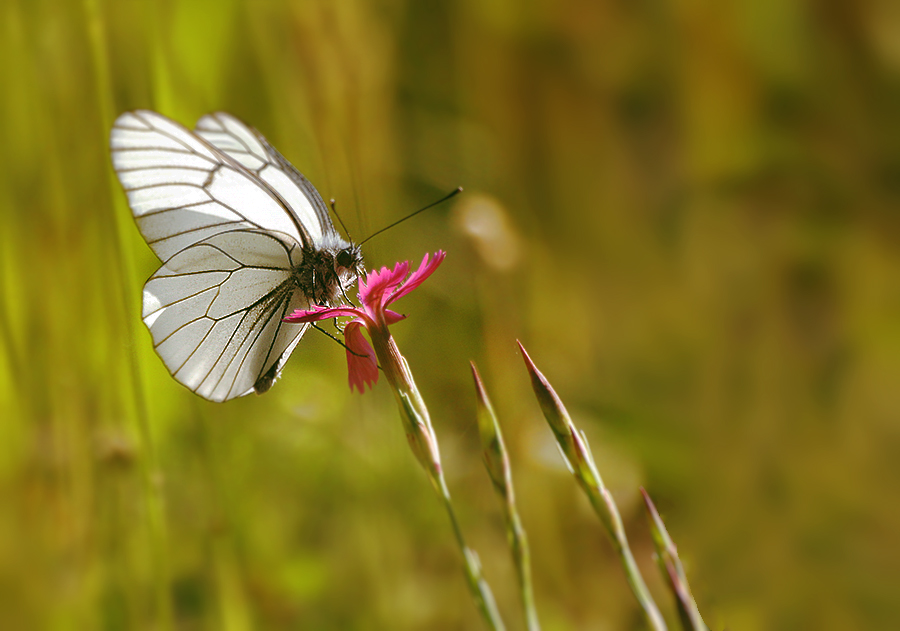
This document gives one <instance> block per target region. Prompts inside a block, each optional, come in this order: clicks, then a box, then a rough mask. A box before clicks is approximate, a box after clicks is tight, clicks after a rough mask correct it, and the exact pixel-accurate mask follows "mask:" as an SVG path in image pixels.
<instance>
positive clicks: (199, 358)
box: [110, 110, 362, 401]
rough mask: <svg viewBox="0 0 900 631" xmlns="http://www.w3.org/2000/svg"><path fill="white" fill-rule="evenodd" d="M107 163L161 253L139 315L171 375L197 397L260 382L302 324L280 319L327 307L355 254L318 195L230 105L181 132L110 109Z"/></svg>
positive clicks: (233, 393) (349, 277)
mask: <svg viewBox="0 0 900 631" xmlns="http://www.w3.org/2000/svg"><path fill="white" fill-rule="evenodd" d="M110 150H111V153H112V162H113V167H114V168H115V170H116V174H117V175H118V176H119V181H120V182H121V183H122V186H123V188H124V189H125V192H126V194H127V195H128V203H129V205H130V206H131V210H132V212H133V213H134V217H135V221H136V222H137V226H138V229H140V231H141V234H142V235H143V236H144V239H146V240H147V243H148V244H149V245H150V247H151V248H153V251H154V252H156V254H157V256H159V258H160V259H161V260H162V261H163V264H162V267H160V268H159V269H158V270H157V271H156V273H155V274H153V276H151V277H150V279H149V280H148V281H147V283H146V284H145V285H144V304H143V319H144V323H145V324H146V325H147V327H148V328H149V329H150V333H151V335H152V337H153V346H154V348H155V349H156V352H157V354H158V355H159V356H160V358H161V359H162V360H163V363H165V365H166V367H167V368H168V369H169V372H171V373H172V376H173V377H175V379H177V380H178V381H179V382H180V383H182V384H184V385H185V386H187V387H188V388H189V389H191V390H192V391H194V392H196V393H197V394H199V395H200V396H202V397H203V398H205V399H209V400H211V401H227V400H228V399H233V398H235V397H239V396H243V395H245V394H249V393H250V392H252V391H256V392H258V393H262V392H265V391H266V390H268V389H269V388H270V387H271V386H272V384H273V383H274V382H275V380H276V379H277V378H278V374H279V373H280V372H281V368H282V367H283V366H284V363H285V361H286V360H287V358H288V356H289V355H290V354H291V351H293V350H294V347H295V346H296V345H297V342H299V341H300V338H301V337H302V336H303V333H304V332H305V331H306V327H307V325H305V324H304V325H297V324H286V323H283V322H282V321H281V319H282V317H284V316H285V315H288V314H290V313H292V312H293V311H294V310H295V309H307V308H309V307H310V306H311V305H313V304H318V305H325V304H331V305H333V304H337V303H338V302H339V301H340V298H341V296H342V295H344V288H346V287H349V286H350V285H351V284H352V283H354V282H355V281H356V278H357V276H358V275H359V273H360V272H361V270H362V255H361V253H360V249H359V247H358V246H355V245H353V244H351V243H349V242H347V241H345V240H344V239H342V238H341V236H340V235H339V234H338V233H337V231H336V230H335V228H334V225H333V224H332V223H331V219H330V218H329V216H328V209H327V208H326V206H325V203H324V202H323V201H322V197H321V196H320V195H319V193H318V192H317V191H316V189H315V188H314V187H313V185H312V184H310V183H309V181H308V180H307V179H306V178H305V177H303V175H302V174H301V173H300V172H299V171H297V169H295V168H294V167H293V166H292V165H291V164H290V163H289V162H288V161H287V160H286V159H285V158H284V157H283V156H282V155H281V154H280V153H278V151H276V150H275V149H274V148H273V147H272V146H271V145H270V144H269V143H268V141H266V139H265V138H263V136H262V135H261V134H260V133H259V132H257V131H256V130H255V129H253V128H251V127H248V126H247V125H245V124H244V123H242V122H241V121H239V120H238V119H236V118H234V117H233V116H231V115H229V114H224V113H215V114H209V115H207V116H204V117H203V118H201V119H200V120H199V121H198V122H197V127H196V129H195V130H194V131H193V132H191V131H190V130H188V129H186V128H184V127H182V126H181V125H179V124H178V123H175V122H174V121H171V120H169V119H168V118H166V117H165V116H162V115H160V114H157V113H156V112H150V111H146V110H141V111H135V112H126V113H124V114H122V115H121V116H119V118H118V119H117V120H116V122H115V124H114V125H113V129H112V133H111V135H110Z"/></svg>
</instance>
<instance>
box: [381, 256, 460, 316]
mask: <svg viewBox="0 0 900 631" xmlns="http://www.w3.org/2000/svg"><path fill="white" fill-rule="evenodd" d="M446 256H447V253H446V252H444V251H443V250H438V251H437V252H435V254H434V258H433V259H431V261H430V262H429V260H428V255H427V254H426V255H425V258H423V259H422V263H421V264H420V265H419V269H417V270H416V271H415V272H413V273H412V275H411V276H410V277H409V278H407V279H406V282H405V283H403V285H401V286H400V287H399V288H398V289H396V290H395V291H394V293H392V294H391V295H390V296H389V297H388V299H387V300H386V301H385V302H384V305H385V306H387V305H389V304H391V303H392V302H394V301H395V300H397V299H398V298H402V297H403V296H405V295H406V294H408V293H409V292H411V291H412V290H413V289H415V288H416V287H418V286H419V285H421V284H422V283H423V282H424V281H425V279H426V278H428V277H429V276H431V275H432V274H434V271H435V270H436V269H437V268H438V266H439V265H440V264H441V262H442V261H443V260H444V257H446Z"/></svg>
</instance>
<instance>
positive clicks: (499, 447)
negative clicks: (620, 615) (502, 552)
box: [471, 362, 541, 631]
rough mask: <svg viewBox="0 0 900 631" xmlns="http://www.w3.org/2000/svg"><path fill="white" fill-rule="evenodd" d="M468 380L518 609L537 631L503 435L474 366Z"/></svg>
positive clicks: (523, 539)
mask: <svg viewBox="0 0 900 631" xmlns="http://www.w3.org/2000/svg"><path fill="white" fill-rule="evenodd" d="M471 366H472V377H473V378H474V380H475V393H476V400H477V402H478V404H477V408H476V409H477V417H478V433H479V434H480V436H481V447H482V449H483V453H484V465H485V468H486V469H487V472H488V475H489V476H490V478H491V482H492V483H493V486H494V491H496V493H497V495H499V496H500V499H501V501H502V506H503V517H504V521H505V522H506V538H507V541H508V542H509V547H510V549H511V552H512V556H513V562H514V563H515V566H516V575H517V578H518V580H519V592H520V594H521V597H522V607H523V609H524V611H525V623H526V625H527V628H528V631H540V628H541V625H540V622H539V621H538V617H537V610H536V609H535V605H534V590H533V589H532V586H531V554H530V553H529V550H528V537H527V535H526V534H525V528H524V527H523V526H522V520H521V518H520V517H519V510H518V508H517V507H516V494H515V490H514V489H513V482H512V470H511V467H510V464H509V454H508V453H507V451H506V444H505V443H504V441H503V433H502V432H501V431H500V423H499V421H498V420H497V415H496V414H495V413H494V406H492V405H491V401H490V399H489V398H488V395H487V390H486V388H485V387H484V383H483V382H482V381H481V375H479V374H478V369H477V368H476V367H475V363H474V362H472V363H471Z"/></svg>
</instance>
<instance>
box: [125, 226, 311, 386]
mask: <svg viewBox="0 0 900 631" xmlns="http://www.w3.org/2000/svg"><path fill="white" fill-rule="evenodd" d="M293 254H294V253H293V252H292V251H291V246H290V245H288V244H285V243H283V242H281V241H280V240H279V239H278V238H277V237H275V236H273V235H271V234H268V233H264V232H259V231H255V230H234V231H229V232H222V233H220V234H217V235H214V236H212V237H209V238H207V239H204V240H203V241H201V242H200V243H196V244H194V245H192V246H190V247H188V248H185V249H184V250H182V251H181V252H179V253H178V254H176V255H175V256H173V257H172V258H171V259H170V260H169V261H167V262H166V263H165V264H164V265H163V266H162V267H160V268H159V270H157V271H156V273H155V274H153V276H152V277H151V278H150V280H148V281H147V283H146V285H145V286H144V310H143V319H144V322H145V323H146V324H147V326H148V328H149V329H150V333H151V335H152V337H153V346H154V348H155V349H156V351H157V353H158V354H159V356H160V357H161V358H162V360H163V362H164V363H165V365H166V367H167V368H168V369H169V371H170V372H171V373H172V376H174V377H175V379H177V380H178V381H179V382H180V383H182V384H184V385H185V386H187V387H188V388H190V389H191V390H193V391H194V392H196V393H197V394H199V395H201V396H202V397H204V398H206V399H210V400H212V401H225V400H227V399H231V398H234V397H237V396H241V395H244V394H247V393H248V392H250V391H252V390H253V389H254V388H255V387H256V384H257V382H258V381H259V380H260V379H261V378H262V377H263V376H264V375H266V374H267V373H269V372H271V371H272V369H273V366H274V367H275V373H276V374H277V371H278V370H279V369H280V363H281V360H282V357H283V356H285V355H286V354H288V353H289V352H290V350H292V349H293V347H294V346H295V345H296V343H297V342H298V341H299V339H300V337H301V336H302V335H303V332H304V331H305V329H306V327H304V326H296V325H291V324H285V323H283V322H282V321H281V319H282V318H283V317H284V316H285V315H287V314H289V313H291V312H292V311H293V310H294V309H306V308H308V307H309V301H308V300H307V299H306V298H305V297H304V296H303V295H302V293H300V292H297V291H296V290H295V289H296V288H295V286H294V284H293V282H292V280H291V272H290V266H291V262H292V255H293ZM279 259H280V260H279ZM269 385H271V384H269ZM266 387H267V386H266ZM263 389H265V388H263Z"/></svg>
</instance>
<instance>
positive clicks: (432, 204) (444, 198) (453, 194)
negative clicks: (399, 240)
mask: <svg viewBox="0 0 900 631" xmlns="http://www.w3.org/2000/svg"><path fill="white" fill-rule="evenodd" d="M462 190H463V188H462V186H458V187H456V189H454V190H453V191H452V192H451V193H448V194H447V195H444V196H443V197H441V198H440V199H439V200H437V201H436V202H431V203H430V204H428V205H427V206H425V207H424V208H420V209H419V210H417V211H416V212H414V213H410V214H408V215H407V216H406V217H404V218H403V219H398V220H397V221H395V222H394V223H392V224H391V225H389V226H385V227H384V228H382V229H381V230H378V231H376V232H375V233H374V234H370V235H369V236H368V237H366V238H365V239H363V240H362V241H360V242H359V245H362V244H363V243H365V242H366V241H368V240H369V239H371V238H372V237H374V236H377V235H379V234H381V233H382V232H384V231H385V230H387V229H389V228H393V227H394V226H396V225H397V224H400V223H403V222H404V221H406V220H407V219H412V218H413V217H415V216H416V215H418V214H419V213H420V212H424V211H426V210H428V209H429V208H432V207H434V206H437V205H438V204H442V203H444V202H445V201H447V200H448V199H450V198H451V197H455V196H456V195H458V194H460V193H462Z"/></svg>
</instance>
